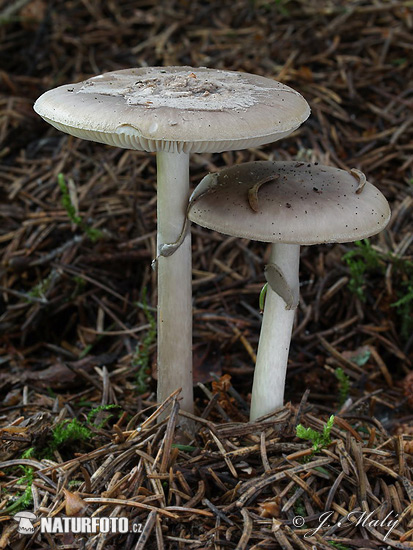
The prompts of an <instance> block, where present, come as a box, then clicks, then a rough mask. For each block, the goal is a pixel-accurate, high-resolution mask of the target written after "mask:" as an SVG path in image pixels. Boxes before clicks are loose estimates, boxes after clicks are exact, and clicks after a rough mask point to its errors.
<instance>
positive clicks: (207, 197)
mask: <svg viewBox="0 0 413 550" xmlns="http://www.w3.org/2000/svg"><path fill="white" fill-rule="evenodd" d="M188 218H189V219H190V220H191V221H193V222H195V223H197V224H199V225H201V226H203V227H207V228H209V229H213V230H215V231H219V232H220V233H224V234H226V235H231V236H233V237H241V238H246V239H253V240H256V241H263V242H271V243H273V244H272V247H271V255H270V262H269V264H268V265H267V266H266V267H265V276H266V279H267V281H268V291H267V296H266V303H265V308H264V315H263V321H262V327H261V334H260V341H259V345H258V353H257V363H256V366H255V374H254V383H253V389H252V401H251V416H250V419H251V420H255V419H256V418H259V417H260V416H263V415H265V414H267V413H270V412H271V411H272V410H274V409H276V408H278V407H281V406H282V404H283V398H284V385H285V377H286V368H287V360H288V352H289V347H290V340H291V332H292V327H293V322H294V316H295V310H296V308H297V306H298V300H299V271H298V267H299V253H300V245H312V244H321V243H334V242H352V241H356V240H359V239H364V238H367V237H370V236H371V235H374V234H376V233H378V232H379V231H381V230H382V229H384V228H385V227H386V225H387V223H388V221H389V219H390V209H389V205H388V203H387V201H386V199H385V197H384V196H383V195H382V193H380V191H379V190H378V189H376V188H375V187H374V186H373V185H372V184H371V183H369V182H367V181H366V179H365V176H364V174H363V173H362V172H360V171H358V170H357V171H355V170H352V171H351V173H349V172H346V171H345V170H340V169H337V168H333V167H329V166H320V165H316V164H306V163H296V162H270V161H269V162H267V161H265V162H262V161H258V162H249V163H246V164H241V165H238V166H233V167H230V168H226V169H224V170H222V171H221V172H219V173H215V174H209V175H208V176H206V177H205V178H204V179H203V180H202V181H201V183H200V184H199V185H198V187H197V188H196V189H195V191H194V192H193V194H192V196H191V199H190V204H189V207H188Z"/></svg>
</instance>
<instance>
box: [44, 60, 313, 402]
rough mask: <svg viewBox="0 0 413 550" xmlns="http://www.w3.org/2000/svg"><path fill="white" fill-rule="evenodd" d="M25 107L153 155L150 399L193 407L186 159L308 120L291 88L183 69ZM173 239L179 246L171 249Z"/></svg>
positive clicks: (115, 80) (102, 84)
mask: <svg viewBox="0 0 413 550" xmlns="http://www.w3.org/2000/svg"><path fill="white" fill-rule="evenodd" d="M34 109H35V111H36V112H37V113H38V114H39V115H40V116H42V117H43V118H44V120H46V122H49V123H50V124H52V125H53V126H55V127H56V128H57V129H59V130H62V131H63V132H66V133H68V134H72V135H74V136H77V137H80V138H83V139H89V140H92V141H97V142H101V143H106V144H109V145H115V146H117V147H123V148H126V149H137V150H144V151H152V152H156V154H157V171H158V175H157V191H158V207H157V209H158V212H157V214H158V238H157V247H158V255H159V256H158V262H157V268H158V401H159V402H161V401H163V400H164V399H165V398H166V397H167V396H168V395H170V394H171V393H172V392H173V391H174V390H176V389H178V388H182V393H181V396H182V402H181V405H182V407H183V408H184V409H185V410H187V411H192V409H193V396H192V307H191V240H190V234H189V232H188V231H186V230H185V233H184V234H183V235H182V238H181V239H180V236H181V233H182V232H183V227H184V222H185V218H186V208H187V204H188V196H189V154H190V153H204V152H222V151H229V150H233V149H242V148H245V147H252V146H258V145H262V144H264V143H269V142H272V141H276V140H277V139H280V138H282V137H284V136H287V135H289V134H290V133H291V132H292V131H294V130H295V129H296V128H297V127H298V126H299V125H300V124H301V123H302V122H303V121H304V120H306V119H307V117H308V116H309V113H310V110H309V107H308V104H307V102H306V101H305V100H304V98H303V97H302V96H301V95H300V94H299V93H298V92H296V91H295V90H293V89H291V88H289V87H288V86H285V85H283V84H280V83H279V82H276V81H274V80H271V79H268V78H263V77H261V76H256V75H251V74H246V73H238V72H232V71H220V70H214V69H206V68H197V69H195V68H192V67H165V68H162V67H152V68H138V69H125V70H121V71H113V72H109V73H106V74H103V75H99V76H96V77H93V78H90V79H89V80H86V81H84V82H80V83H78V84H70V85H65V86H60V87H59V88H56V89H54V90H50V91H48V92H46V93H44V94H43V95H42V96H41V97H40V98H39V99H38V100H37V101H36V103H35V105H34ZM177 241H182V242H181V246H180V248H179V249H177V246H173V245H172V243H175V242H177Z"/></svg>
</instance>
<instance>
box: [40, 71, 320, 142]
mask: <svg viewBox="0 0 413 550" xmlns="http://www.w3.org/2000/svg"><path fill="white" fill-rule="evenodd" d="M34 110H35V111H36V112H37V113H38V114H39V115H40V116H41V117H43V118H44V120H46V121H47V122H49V123H50V124H52V125H53V126H55V127H56V128H58V129H59V130H62V131H63V132H66V133H68V134H72V135H74V136H77V137H80V138H83V139H88V140H91V141H98V142H101V143H107V144H109V145H115V146H118V147H123V148H126V149H138V150H144V151H168V152H181V151H183V152H186V153H190V152H198V153H200V152H206V151H209V152H221V151H229V150H232V149H242V148H245V147H252V146H258V145H262V144H264V143H271V142H273V141H276V140H278V139H280V138H282V137H285V136H288V135H289V134H290V133H291V132H293V131H294V130H295V129H296V128H298V126H300V124H301V123H302V122H304V121H305V120H306V119H307V118H308V116H309V114H310V109H309V106H308V104H307V102H306V101H305V99H304V98H303V97H302V96H301V95H300V94H299V93H298V92H296V91H295V90H293V89H292V88H290V87H288V86H285V85H284V84H280V83H279V82H276V81H275V80H272V79H269V78H264V77H261V76H257V75H252V74H248V73H239V72H234V71H222V70H215V69H206V68H193V67H165V68H163V67H149V68H147V67H145V68H138V69H125V70H121V71H113V72H109V73H106V74H103V75H99V76H95V77H93V78H90V79H89V80H86V81H84V82H80V83H78V84H70V85H65V86H60V87H58V88H55V89H53V90H50V91H48V92H46V93H44V94H43V95H42V96H41V97H40V98H39V99H38V100H37V101H36V103H35V105H34Z"/></svg>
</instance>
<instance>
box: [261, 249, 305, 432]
mask: <svg viewBox="0 0 413 550" xmlns="http://www.w3.org/2000/svg"><path fill="white" fill-rule="evenodd" d="M299 259H300V246H299V245H296V244H273V245H272V249H271V256H270V262H271V263H274V264H276V265H277V266H278V268H279V269H280V270H281V271H282V273H283V274H284V277H285V280H286V282H287V284H288V285H289V287H290V288H291V290H292V292H293V294H294V293H298V285H299V279H298V265H299ZM294 315H295V309H286V303H285V302H284V300H283V299H282V298H280V296H278V294H276V293H275V292H274V291H273V290H272V289H271V287H270V285H268V290H267V295H266V298H265V307H264V316H263V319H262V326H261V334H260V341H259V344H258V353H257V362H256V365H255V372H254V382H253V386H252V400H251V414H250V420H251V421H253V420H255V419H256V418H259V417H260V416H263V415H265V414H267V413H270V412H271V411H273V410H275V409H277V408H279V407H282V405H283V400H284V386H285V376H286V370H287V361H288V351H289V349H290V340H291V332H292V328H293V323H294Z"/></svg>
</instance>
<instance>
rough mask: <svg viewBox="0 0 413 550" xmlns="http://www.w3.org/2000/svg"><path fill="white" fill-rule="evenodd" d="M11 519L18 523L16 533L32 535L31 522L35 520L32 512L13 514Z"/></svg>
mask: <svg viewBox="0 0 413 550" xmlns="http://www.w3.org/2000/svg"><path fill="white" fill-rule="evenodd" d="M13 519H14V520H15V521H17V522H18V523H19V525H18V527H17V532H18V533H20V534H21V535H28V534H31V533H34V525H33V522H34V521H35V520H36V519H37V518H36V515H35V514H33V512H29V511H27V510H23V511H22V512H17V514H14V516H13Z"/></svg>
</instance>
